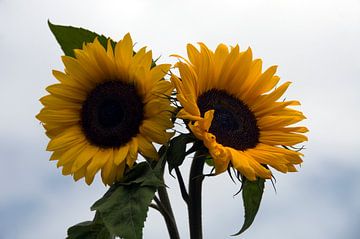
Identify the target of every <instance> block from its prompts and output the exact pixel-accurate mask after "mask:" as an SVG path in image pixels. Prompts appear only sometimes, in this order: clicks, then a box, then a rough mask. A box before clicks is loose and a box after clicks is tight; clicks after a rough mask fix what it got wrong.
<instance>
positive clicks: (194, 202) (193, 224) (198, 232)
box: [188, 151, 205, 239]
mask: <svg viewBox="0 0 360 239" xmlns="http://www.w3.org/2000/svg"><path fill="white" fill-rule="evenodd" d="M200 154H201V153H200V151H197V152H196V153H195V157H194V159H193V161H192V164H191V168H190V176H189V203H188V215H189V227H190V239H202V237H203V236H202V217H201V193H202V182H203V179H204V175H203V169H204V163H205V160H204V159H203V158H202V157H201V155H200Z"/></svg>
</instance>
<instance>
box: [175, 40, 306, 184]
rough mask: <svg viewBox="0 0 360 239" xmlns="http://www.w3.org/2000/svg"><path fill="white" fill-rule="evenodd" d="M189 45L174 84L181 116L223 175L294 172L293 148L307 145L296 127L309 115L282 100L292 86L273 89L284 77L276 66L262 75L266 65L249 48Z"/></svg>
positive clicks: (296, 161) (298, 155)
mask: <svg viewBox="0 0 360 239" xmlns="http://www.w3.org/2000/svg"><path fill="white" fill-rule="evenodd" d="M199 45H200V50H198V49H197V48H196V47H194V46H193V45H191V44H188V46H187V53H188V58H189V60H187V59H185V58H183V57H181V56H178V55H175V56H176V57H178V58H180V59H181V60H180V61H179V62H177V63H176V65H175V67H176V68H177V69H178V70H179V73H180V77H178V76H176V75H175V74H172V76H171V81H172V82H173V83H174V85H175V88H176V91H177V99H178V100H179V102H180V103H181V105H182V107H183V108H182V109H181V110H180V111H179V113H178V117H179V118H182V119H186V120H189V122H190V123H189V124H188V126H189V128H190V130H191V131H192V133H193V134H194V135H195V136H196V137H197V138H198V139H200V140H202V141H203V144H204V145H205V146H206V148H207V149H208V151H209V153H210V155H211V157H212V159H213V162H214V167H215V173H216V174H220V173H222V172H224V171H226V170H228V169H229V168H230V167H233V168H235V169H236V170H237V171H238V172H239V173H240V174H241V175H243V176H245V177H246V178H247V179H249V180H252V181H253V180H256V178H257V177H261V178H265V179H268V178H271V177H272V173H271V171H270V169H269V168H268V166H267V165H269V166H271V167H272V168H275V169H276V170H278V171H281V172H283V173H287V172H295V171H296V168H295V166H294V165H297V164H300V163H301V162H302V159H301V157H302V156H303V155H302V154H301V153H300V152H296V151H293V150H289V147H291V146H294V145H297V144H299V143H302V142H304V141H306V140H307V137H306V136H305V135H304V134H303V133H306V132H307V131H308V130H307V128H306V127H302V126H294V125H293V124H295V123H298V122H299V121H301V120H303V119H305V116H304V115H303V114H302V113H301V112H299V111H297V110H295V109H292V108H289V106H295V105H299V104H300V103H299V102H298V101H295V100H291V101H278V100H279V98H280V97H281V96H282V95H283V93H284V92H285V91H286V89H287V88H288V87H289V85H290V82H286V83H284V84H282V85H280V86H279V87H277V88H275V86H276V85H277V84H278V82H279V80H280V78H279V77H278V76H276V75H275V72H276V69H277V67H276V66H272V67H270V68H269V69H267V70H266V71H265V72H262V61H261V60H260V59H254V60H253V59H252V52H251V49H250V48H249V49H247V50H246V51H243V52H240V49H239V46H235V47H231V48H230V49H229V47H228V46H226V45H224V44H220V45H218V46H217V48H216V50H215V52H213V51H211V50H210V49H209V48H208V47H207V46H206V45H205V44H203V43H199Z"/></svg>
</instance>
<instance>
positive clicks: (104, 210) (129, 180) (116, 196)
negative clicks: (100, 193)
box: [91, 162, 163, 239]
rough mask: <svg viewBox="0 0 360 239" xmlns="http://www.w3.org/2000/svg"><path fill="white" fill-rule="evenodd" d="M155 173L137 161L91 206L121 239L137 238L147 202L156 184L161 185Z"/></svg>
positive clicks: (145, 213) (147, 165)
mask: <svg viewBox="0 0 360 239" xmlns="http://www.w3.org/2000/svg"><path fill="white" fill-rule="evenodd" d="M158 163H160V162H158ZM159 176H160V175H159V174H158V172H157V170H156V169H155V170H154V169H152V168H151V167H150V165H149V164H148V163H147V162H142V163H140V164H137V165H135V166H134V167H133V168H132V169H131V170H130V171H129V173H127V175H126V177H125V180H124V181H123V182H120V183H117V184H114V185H113V186H111V187H110V189H109V191H108V192H107V193H106V194H105V195H104V197H103V198H101V199H100V200H98V201H97V202H95V204H94V205H93V206H92V207H91V210H96V211H97V212H98V213H99V214H100V215H101V217H102V220H103V222H104V225H105V226H106V228H107V229H108V230H109V232H110V233H111V234H113V235H115V236H119V237H121V238H124V239H141V238H142V229H143V227H144V222H145V220H146V216H147V211H148V208H149V205H150V203H151V201H152V199H153V198H154V195H155V192H156V190H157V188H158V187H160V186H163V182H162V180H161V179H160V178H159Z"/></svg>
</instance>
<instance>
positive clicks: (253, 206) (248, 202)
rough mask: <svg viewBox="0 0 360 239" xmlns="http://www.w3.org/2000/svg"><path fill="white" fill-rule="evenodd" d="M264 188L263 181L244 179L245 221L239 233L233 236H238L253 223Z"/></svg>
mask: <svg viewBox="0 0 360 239" xmlns="http://www.w3.org/2000/svg"><path fill="white" fill-rule="evenodd" d="M264 186H265V179H262V178H258V179H257V180H256V181H249V180H247V179H246V178H245V179H244V182H243V188H242V190H243V191H242V196H243V201H244V209H245V220H244V224H243V226H242V227H241V229H240V231H239V232H238V233H236V234H234V235H233V236H237V235H240V234H241V233H243V232H244V231H246V229H248V228H249V227H250V226H251V224H252V223H253V221H254V219H255V216H256V214H257V212H258V210H259V207H260V203H261V198H262V195H263V192H264Z"/></svg>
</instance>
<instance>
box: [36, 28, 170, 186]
mask: <svg viewBox="0 0 360 239" xmlns="http://www.w3.org/2000/svg"><path fill="white" fill-rule="evenodd" d="M62 61H63V63H64V65H65V71H64V72H60V71H55V70H54V71H53V75H54V76H55V78H56V79H57V80H58V81H59V83H57V84H54V85H51V86H49V87H47V88H46V90H47V91H48V92H49V95H46V96H44V97H43V98H41V99H40V101H41V103H42V104H43V105H44V108H43V109H42V110H41V111H40V113H39V114H38V115H37V116H36V117H37V118H38V119H39V120H40V121H41V122H42V123H43V126H44V127H45V129H46V134H47V136H48V137H49V138H50V142H49V144H48V147H47V150H49V151H52V152H53V153H52V156H51V160H58V162H57V166H58V167H63V169H62V173H63V174H64V175H69V174H71V175H73V177H74V179H75V180H78V179H80V178H83V177H85V181H86V183H87V184H91V183H92V182H93V179H94V176H95V175H96V173H97V172H98V171H101V177H102V181H103V182H104V183H105V184H107V185H110V184H112V183H113V182H115V181H117V180H120V179H121V178H122V176H123V174H124V171H125V170H126V168H129V167H132V166H133V164H134V163H135V160H136V159H137V157H138V153H140V154H142V155H143V156H144V157H145V158H149V159H157V158H158V154H157V152H156V149H155V148H154V145H153V142H155V143H160V144H164V143H166V142H167V141H168V140H169V138H170V137H171V136H172V133H169V132H167V129H169V128H172V126H173V124H172V121H171V116H172V111H173V107H172V106H170V101H169V97H170V94H171V92H172V90H173V87H172V84H171V83H170V82H168V81H165V80H164V79H163V77H164V76H165V74H166V73H167V72H168V70H169V68H170V65H168V64H162V65H157V66H155V67H152V53H151V51H146V48H145V47H143V48H141V49H140V50H139V51H137V52H136V53H134V50H133V42H132V39H131V37H130V35H129V34H127V35H125V36H124V38H123V39H122V40H121V41H119V42H117V43H115V44H114V45H112V43H111V41H110V40H109V41H108V44H107V47H106V48H104V47H103V46H102V45H101V44H100V42H99V41H98V40H97V39H95V40H94V42H92V43H88V44H84V45H83V48H82V49H77V50H75V57H69V56H63V57H62Z"/></svg>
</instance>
